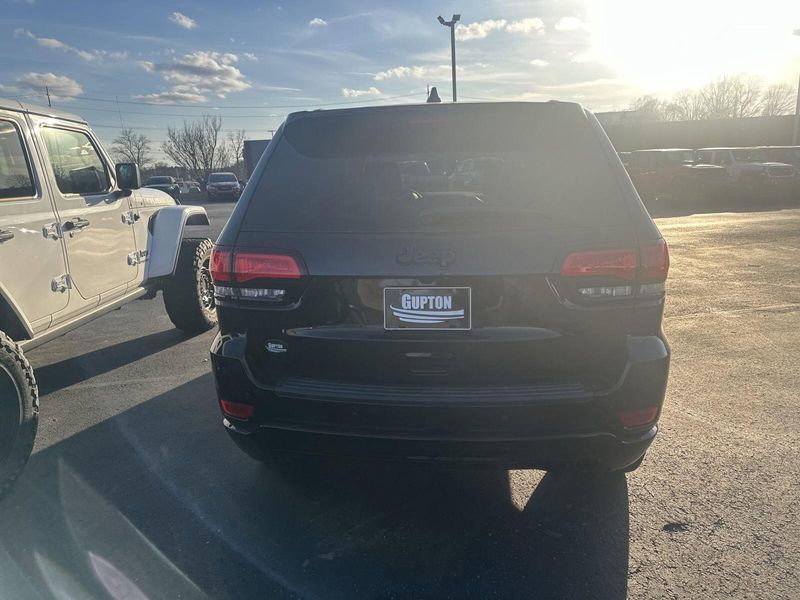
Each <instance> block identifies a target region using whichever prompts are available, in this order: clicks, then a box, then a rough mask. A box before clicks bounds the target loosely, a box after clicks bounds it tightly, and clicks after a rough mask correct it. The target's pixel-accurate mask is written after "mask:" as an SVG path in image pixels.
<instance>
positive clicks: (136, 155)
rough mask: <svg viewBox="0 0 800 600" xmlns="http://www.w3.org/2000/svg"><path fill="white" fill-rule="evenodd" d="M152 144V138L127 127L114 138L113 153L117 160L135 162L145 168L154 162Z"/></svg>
mask: <svg viewBox="0 0 800 600" xmlns="http://www.w3.org/2000/svg"><path fill="white" fill-rule="evenodd" d="M150 143H151V142H150V138H148V137H147V136H146V135H144V134H143V133H136V132H135V131H134V130H133V129H130V128H127V127H126V128H124V129H123V130H122V131H120V133H119V135H118V136H117V137H116V138H114V145H113V146H112V147H111V152H112V154H113V155H114V158H116V159H117V160H120V161H124V162H135V163H137V164H138V165H139V166H140V167H142V168H144V167H146V166H147V165H148V164H149V163H150V161H151V160H152V154H151V153H150Z"/></svg>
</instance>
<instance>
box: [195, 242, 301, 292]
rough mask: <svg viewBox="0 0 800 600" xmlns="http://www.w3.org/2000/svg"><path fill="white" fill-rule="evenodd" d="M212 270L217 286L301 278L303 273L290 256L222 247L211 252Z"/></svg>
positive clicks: (216, 247) (217, 247) (212, 276)
mask: <svg viewBox="0 0 800 600" xmlns="http://www.w3.org/2000/svg"><path fill="white" fill-rule="evenodd" d="M210 271H211V278H212V279H213V280H214V283H223V282H224V283H229V282H237V283H244V282H245V281H250V280H252V279H299V278H300V277H301V276H302V274H303V272H302V271H301V270H300V265H299V264H298V263H297V261H296V260H295V259H294V258H293V257H291V256H288V255H284V254H262V253H260V252H240V251H238V250H232V249H230V248H225V247H220V246H215V247H214V249H213V250H211V261H210Z"/></svg>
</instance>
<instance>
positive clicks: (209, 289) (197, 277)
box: [163, 238, 217, 334]
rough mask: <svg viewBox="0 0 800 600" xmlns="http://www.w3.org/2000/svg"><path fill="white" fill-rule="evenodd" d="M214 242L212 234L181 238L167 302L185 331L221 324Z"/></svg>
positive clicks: (166, 291)
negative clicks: (213, 264) (213, 267)
mask: <svg viewBox="0 0 800 600" xmlns="http://www.w3.org/2000/svg"><path fill="white" fill-rule="evenodd" d="M213 247H214V244H213V243H212V242H211V240H210V239H208V238H202V239H188V240H183V241H182V242H181V248H180V254H179V255H178V265H177V267H176V268H175V274H174V275H173V276H172V277H170V278H169V279H167V280H166V281H165V282H164V288H163V290H164V306H165V307H166V309H167V314H168V315H169V318H170V321H172V324H173V325H175V327H177V328H178V329H180V330H181V331H185V332H186V333H191V334H198V333H203V332H204V331H208V330H209V329H211V328H212V327H215V326H216V325H217V307H216V304H215V303H214V285H213V283H212V282H211V271H210V270H209V262H210V260H211V249H212V248H213Z"/></svg>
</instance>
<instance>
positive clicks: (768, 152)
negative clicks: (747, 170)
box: [758, 146, 800, 199]
mask: <svg viewBox="0 0 800 600" xmlns="http://www.w3.org/2000/svg"><path fill="white" fill-rule="evenodd" d="M758 149H759V150H762V151H763V152H764V155H765V156H766V157H767V158H768V159H769V160H771V161H775V162H780V163H786V164H787V165H792V166H793V167H794V171H795V176H794V180H795V181H794V183H795V185H794V188H795V192H794V193H795V195H796V197H797V198H798V199H800V146H759V147H758Z"/></svg>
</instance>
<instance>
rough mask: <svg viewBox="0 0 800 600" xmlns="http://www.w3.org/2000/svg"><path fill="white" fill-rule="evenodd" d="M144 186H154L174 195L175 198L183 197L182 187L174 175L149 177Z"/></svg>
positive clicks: (153, 187)
mask: <svg viewBox="0 0 800 600" xmlns="http://www.w3.org/2000/svg"><path fill="white" fill-rule="evenodd" d="M144 187H147V188H152V189H154V190H161V191H162V192H166V193H167V194H169V195H170V196H172V197H173V198H174V199H175V200H178V199H179V198H180V197H181V188H180V186H179V185H178V182H177V181H175V178H174V177H170V176H168V175H155V176H153V177H148V178H147V181H145V182H144Z"/></svg>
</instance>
